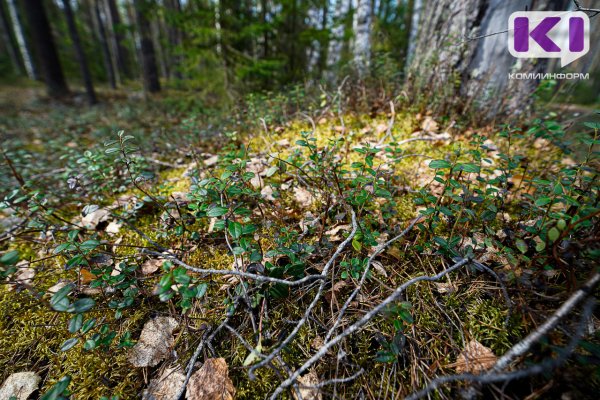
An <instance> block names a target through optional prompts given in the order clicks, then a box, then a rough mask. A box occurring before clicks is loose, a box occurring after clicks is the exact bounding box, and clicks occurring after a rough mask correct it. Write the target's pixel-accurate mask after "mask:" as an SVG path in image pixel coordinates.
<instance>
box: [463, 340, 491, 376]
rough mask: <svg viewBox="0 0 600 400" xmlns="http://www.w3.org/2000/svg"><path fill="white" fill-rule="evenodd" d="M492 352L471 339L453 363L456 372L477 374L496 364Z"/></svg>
mask: <svg viewBox="0 0 600 400" xmlns="http://www.w3.org/2000/svg"><path fill="white" fill-rule="evenodd" d="M496 360H497V357H496V355H495V354H494V352H493V351H492V350H491V349H489V348H488V347H485V346H484V345H482V344H481V343H479V342H478V341H477V340H471V341H470V342H469V343H468V344H467V345H466V346H465V349H464V350H463V351H462V353H461V354H460V355H459V356H458V358H457V359H456V362H455V363H454V364H453V365H454V367H455V368H456V372H457V373H458V374H462V373H471V374H478V373H480V372H483V371H485V370H487V369H489V368H491V367H492V366H494V364H496Z"/></svg>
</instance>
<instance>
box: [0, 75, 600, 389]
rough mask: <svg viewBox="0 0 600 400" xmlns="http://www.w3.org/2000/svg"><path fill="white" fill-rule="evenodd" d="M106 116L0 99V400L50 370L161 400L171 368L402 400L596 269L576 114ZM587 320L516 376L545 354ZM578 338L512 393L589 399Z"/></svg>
mask: <svg viewBox="0 0 600 400" xmlns="http://www.w3.org/2000/svg"><path fill="white" fill-rule="evenodd" d="M101 99H102V100H103V102H102V104H100V105H98V106H96V107H93V108H88V107H86V106H84V105H83V104H79V103H78V100H75V101H73V102H70V103H68V104H65V103H55V102H49V101H46V100H44V99H43V96H39V88H37V87H31V88H26V89H25V88H23V87H20V86H14V87H4V88H2V89H0V109H2V113H1V114H0V130H1V132H2V135H3V138H2V151H3V156H4V164H3V165H2V167H1V169H0V172H1V174H0V184H1V186H0V198H1V199H3V200H2V202H0V256H2V259H1V260H0V262H1V264H0V277H2V278H5V281H4V283H5V284H3V285H0V371H1V372H0V383H1V382H4V381H5V380H6V379H8V378H9V376H11V374H14V373H17V372H24V371H33V372H35V374H37V375H38V376H39V378H40V379H41V381H40V383H39V387H40V389H39V390H40V393H45V392H48V391H49V390H51V389H52V388H53V387H54V388H55V389H56V388H57V387H59V386H60V385H58V386H57V382H58V383H60V382H61V379H63V378H64V377H69V379H70V385H69V386H68V390H69V391H70V392H71V393H73V394H74V395H75V398H77V399H98V398H100V397H102V396H104V397H106V398H112V397H113V396H118V398H120V399H133V398H138V397H139V396H140V394H141V393H144V396H145V397H144V398H148V399H149V398H155V399H168V398H171V399H172V398H175V397H176V394H179V392H180V391H181V390H183V387H184V386H183V385H184V380H185V373H186V372H187V371H188V369H187V368H188V366H189V367H191V369H190V373H191V372H194V373H195V374H194V375H192V378H191V380H190V382H189V383H188V384H187V390H188V398H192V399H199V398H217V397H202V396H201V395H200V394H198V393H204V394H205V396H208V395H206V393H213V392H215V390H216V391H217V392H220V393H219V396H222V397H223V398H230V397H228V396H231V397H234V396H235V397H236V398H241V399H258V398H261V399H262V398H266V397H268V396H271V395H274V393H275V395H274V396H276V397H277V396H283V397H284V398H288V397H290V398H291V397H294V398H299V397H302V398H304V399H320V398H330V397H337V398H368V399H375V398H403V397H405V396H407V395H409V394H411V393H413V392H415V391H417V390H419V389H421V388H423V387H425V386H426V385H427V383H428V382H430V381H431V379H433V378H435V377H436V376H442V375H450V374H453V373H483V374H484V375H485V372H483V371H486V370H488V369H489V368H491V367H492V366H493V365H494V363H495V362H496V361H497V360H498V358H499V357H501V356H502V355H503V354H505V353H506V352H507V351H508V350H509V349H511V348H512V347H513V346H514V345H515V344H516V343H517V342H519V340H521V339H523V338H524V337H526V336H527V335H528V334H529V333H531V332H534V331H535V330H536V329H537V328H538V327H539V326H540V325H541V324H542V323H543V322H544V321H546V320H547V319H548V318H549V316H550V315H552V314H553V312H554V311H555V310H556V309H557V308H559V307H560V306H561V304H563V303H564V302H565V301H566V300H567V299H568V298H569V296H571V295H572V294H573V293H576V290H577V288H578V287H580V286H581V285H582V284H583V283H584V282H585V281H586V280H587V279H588V278H589V276H590V275H593V274H594V272H595V271H596V270H597V268H598V267H597V266H598V263H597V259H598V256H599V250H598V234H599V227H598V224H596V222H597V220H598V212H599V208H598V196H599V186H600V185H599V184H598V182H597V176H598V170H599V158H598V151H597V144H598V143H599V142H598V138H597V135H598V130H599V126H598V123H597V122H591V121H593V120H594V118H597V117H596V116H594V115H593V114H591V113H589V111H591V110H588V109H584V108H578V109H572V108H571V109H568V108H567V109H565V108H563V109H561V112H559V113H556V112H551V113H549V114H547V115H540V118H539V119H538V120H532V122H531V123H528V124H523V126H513V127H500V128H498V127H491V126H488V127H480V128H472V127H469V126H465V125H463V123H462V122H461V121H452V120H449V119H448V118H444V117H442V116H434V115H427V113H426V112H425V113H418V112H416V111H414V110H412V109H409V108H403V107H400V106H396V108H392V109H391V110H390V109H382V110H377V111H372V110H370V111H369V112H361V111H357V110H349V109H346V107H345V105H344V102H342V101H341V99H340V98H339V96H338V95H337V94H335V93H333V94H330V95H326V96H324V97H321V98H318V99H315V100H314V101H311V100H308V101H307V100H306V99H303V100H302V101H303V103H302V108H301V111H299V110H298V109H297V107H296V109H294V107H289V104H284V103H282V102H281V101H280V100H279V98H269V97H265V98H261V99H259V100H256V101H247V102H245V103H243V104H240V105H239V107H237V106H236V107H231V108H230V111H212V110H210V109H206V108H203V107H202V105H201V104H200V103H198V105H196V102H195V100H194V99H193V96H190V95H189V94H179V93H177V92H171V93H167V94H165V95H162V96H161V97H156V98H153V99H149V100H144V99H143V97H142V96H141V95H137V94H125V93H124V92H120V91H106V92H102V93H101ZM232 110H233V111H232ZM596 121H597V120H596ZM565 126H566V127H567V128H565ZM120 132H122V133H120ZM461 260H465V261H464V262H463V263H462V264H464V267H463V265H462V264H461ZM472 260H476V262H475V263H473V262H472ZM453 266H454V267H453ZM451 267H452V268H453V269H452V271H453V272H446V271H447V269H448V268H451ZM436 274H441V275H439V276H438V277H436V279H430V280H431V282H420V283H417V282H415V284H411V285H409V286H407V287H406V290H401V291H398V293H397V295H393V294H394V293H395V290H396V291H397V289H396V288H399V287H401V286H402V285H403V284H405V283H406V282H408V281H410V280H411V279H414V278H416V277H419V276H423V275H429V276H434V275H436ZM290 282H291V283H290ZM359 289H360V290H359ZM390 296H392V297H390ZM386 299H389V301H387V300H386ZM386 302H387V303H386ZM384 303H385V304H384ZM381 304H384V305H386V304H387V305H386V306H385V307H383V306H381V312H379V313H377V314H376V315H373V316H372V317H369V318H368V319H366V320H364V323H363V322H361V321H363V319H364V318H365V316H368V315H369V312H370V311H371V310H373V309H377V307H379V306H380V305H381ZM586 304H587V303H586ZM586 307H587V306H583V307H582V306H581V304H577V307H576V308H575V309H574V310H575V311H574V310H571V312H569V314H568V315H567V316H566V317H565V318H563V319H562V320H561V324H560V326H559V329H556V330H553V331H552V332H551V334H549V335H547V336H545V337H544V339H543V340H540V341H539V343H536V344H535V346H534V347H533V348H532V349H530V350H531V351H530V352H527V353H526V354H523V355H522V357H519V360H518V361H519V363H520V364H519V365H521V366H530V365H533V364H539V365H542V364H543V363H544V362H546V361H545V360H548V359H557V360H559V361H560V356H559V355H560V354H561V351H562V349H563V348H565V347H567V346H568V344H569V340H570V338H571V337H579V336H578V333H580V331H581V330H582V325H581V323H580V315H587V314H586V313H587V312H588V308H589V307H587V308H586ZM577 310H582V311H577ZM151 321H154V322H151ZM590 321H591V322H590V323H589V324H587V325H586V326H585V332H584V333H585V341H584V342H582V344H581V345H580V346H579V347H577V349H576V351H575V352H574V355H572V356H571V355H570V354H569V358H568V362H566V363H562V362H561V363H559V364H560V365H556V366H552V367H551V368H549V369H548V370H544V371H543V372H550V371H554V372H556V373H555V374H553V375H551V376H550V375H548V374H546V375H542V376H541V377H533V378H528V379H521V380H518V381H517V382H516V383H513V384H512V385H511V386H510V387H509V389H508V390H507V391H506V393H507V395H508V396H510V397H511V398H525V397H526V396H527V398H528V399H534V398H557V399H558V398H562V399H564V398H572V399H584V398H590V399H591V398H594V395H595V394H597V393H598V391H599V390H600V368H599V364H598V361H599V360H600V347H599V346H600V340H599V339H600V336H599V332H600V319H598V316H597V314H596V315H592V317H591V320H590ZM153 323H154V325H152V324H153ZM353 327H356V330H353V329H354V328H353ZM348 328H350V329H352V331H351V332H348ZM152 330H154V331H152ZM150 336H152V338H150ZM338 339H339V341H338V342H336V343H333V344H331V342H332V341H333V340H338ZM323 348H327V349H328V351H324V352H323V354H321V356H320V357H317V358H316V359H315V360H314V362H311V361H310V360H311V357H312V356H313V355H314V354H315V353H318V352H319V351H320V350H321V349H323ZM193 355H197V356H198V358H197V359H196V363H193V362H192V363H190V359H191V358H192V356H193ZM220 358H222V359H223V361H224V364H225V365H224V368H223V365H222V364H221V363H222V361H220V360H219V359H220ZM307 362H308V363H307ZM211 365H212V369H210V368H209V366H211ZM303 365H306V366H307V368H306V369H303V370H302V371H300V372H301V373H299V375H300V378H299V379H300V380H299V381H298V382H300V384H299V385H289V384H286V378H287V377H288V376H289V375H290V374H292V373H293V372H294V371H296V370H297V369H298V368H301V367H303ZM197 370H199V371H201V372H202V373H197V372H196V371H197ZM557 371H558V372H557ZM252 373H255V374H256V379H254V380H252V379H250V376H249V375H251V374H252ZM200 378H204V380H205V381H216V382H219V385H217V386H218V388H217V389H215V388H214V387H206V386H207V385H208V386H210V385H209V384H206V383H202V381H201V380H199V379H200ZM582 380H585V382H586V385H582V384H581V381H582ZM62 382H66V381H62ZM194 385H195V386H194ZM198 386H201V387H200V388H199V387H198ZM465 387H466V386H465V385H462V384H456V383H454V384H453V385H448V386H446V387H444V388H443V389H441V390H440V391H439V396H440V397H442V398H456V397H457V396H458V393H459V392H460V391H461V390H463V389H464V388H465ZM500 387H502V384H501V383H500V384H498V386H494V385H491V386H488V387H484V388H481V387H477V390H478V391H480V394H481V395H482V396H484V397H486V398H490V397H492V396H496V397H499V396H500V395H499V393H500V389H499V388H500ZM62 389H63V388H62V387H61V388H60V391H62ZM1 390H2V389H0V393H2V392H1ZM56 390H58V389H56ZM56 390H55V392H56ZM279 393H281V394H279ZM56 395H57V396H58V392H56ZM194 396H196V397H194ZM51 398H57V397H51ZM219 398H221V397H219Z"/></svg>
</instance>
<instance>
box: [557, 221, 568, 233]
mask: <svg viewBox="0 0 600 400" xmlns="http://www.w3.org/2000/svg"><path fill="white" fill-rule="evenodd" d="M556 227H557V228H558V229H560V230H561V231H562V230H563V229H565V228H566V227H567V221H565V220H564V219H559V220H558V221H557V222H556Z"/></svg>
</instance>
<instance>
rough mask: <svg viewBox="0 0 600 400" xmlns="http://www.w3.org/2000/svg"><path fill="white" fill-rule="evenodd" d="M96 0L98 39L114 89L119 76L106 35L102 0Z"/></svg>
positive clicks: (95, 13)
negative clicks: (101, 8) (116, 72)
mask: <svg viewBox="0 0 600 400" xmlns="http://www.w3.org/2000/svg"><path fill="white" fill-rule="evenodd" d="M93 1H94V7H93V12H94V21H96V32H97V36H98V41H99V42H100V48H101V49H102V59H103V60H104V69H105V70H106V75H107V77H108V83H109V84H110V87H111V88H113V89H116V88H117V77H116V76H115V69H114V66H113V61H112V56H111V54H110V48H109V47H108V38H107V37H106V29H104V21H103V20H102V14H101V12H100V0H93Z"/></svg>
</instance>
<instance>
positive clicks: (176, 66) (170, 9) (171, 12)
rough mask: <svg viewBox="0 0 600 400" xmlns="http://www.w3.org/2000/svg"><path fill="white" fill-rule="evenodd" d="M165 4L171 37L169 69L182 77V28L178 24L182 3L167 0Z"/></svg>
mask: <svg viewBox="0 0 600 400" xmlns="http://www.w3.org/2000/svg"><path fill="white" fill-rule="evenodd" d="M165 6H166V8H167V15H166V19H167V21H166V23H167V36H168V39H169V47H170V48H169V64H170V65H169V67H170V68H169V70H170V71H171V73H172V74H173V75H174V76H175V78H177V79H181V78H182V75H181V70H180V68H181V61H182V60H181V55H180V54H179V52H180V51H181V49H180V48H179V47H180V46H181V40H182V38H181V30H180V29H179V27H178V26H177V23H178V18H177V17H178V16H179V14H180V13H181V3H180V2H179V0H166V1H165Z"/></svg>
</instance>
